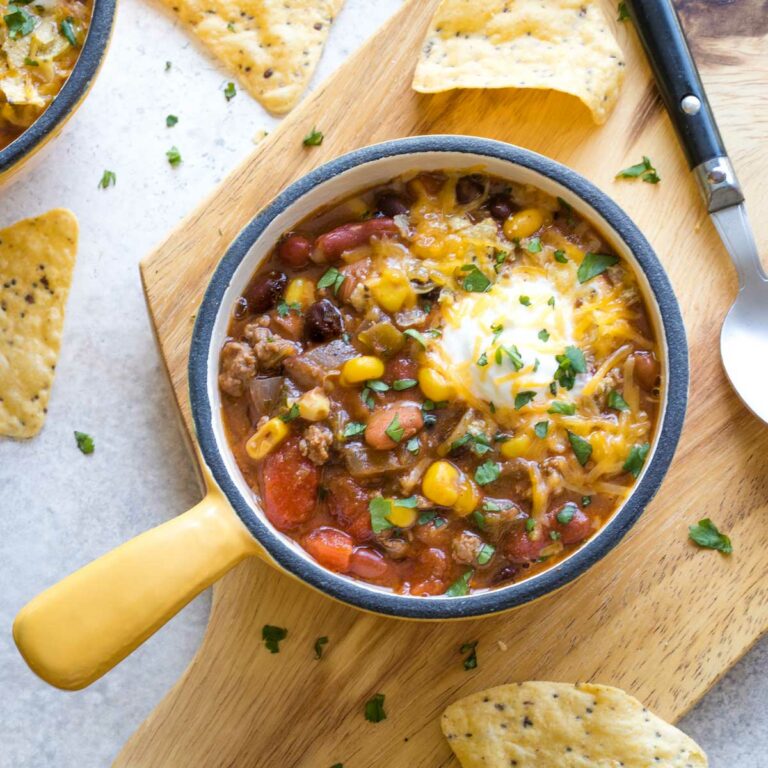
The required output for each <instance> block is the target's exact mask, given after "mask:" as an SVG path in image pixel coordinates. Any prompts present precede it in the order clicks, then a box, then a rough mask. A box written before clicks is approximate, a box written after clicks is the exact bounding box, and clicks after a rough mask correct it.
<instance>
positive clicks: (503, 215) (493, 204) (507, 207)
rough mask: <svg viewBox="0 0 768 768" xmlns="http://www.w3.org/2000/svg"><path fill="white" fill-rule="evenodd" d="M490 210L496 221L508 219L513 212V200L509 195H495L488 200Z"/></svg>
mask: <svg viewBox="0 0 768 768" xmlns="http://www.w3.org/2000/svg"><path fill="white" fill-rule="evenodd" d="M488 212H489V213H490V214H491V216H493V218H494V219H496V221H506V220H507V219H508V218H509V216H510V215H511V213H512V201H511V200H510V199H509V197H508V196H507V195H504V194H498V195H494V196H493V197H492V198H491V199H490V200H489V201H488Z"/></svg>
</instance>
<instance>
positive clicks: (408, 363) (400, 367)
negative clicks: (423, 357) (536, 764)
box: [383, 357, 419, 384]
mask: <svg viewBox="0 0 768 768" xmlns="http://www.w3.org/2000/svg"><path fill="white" fill-rule="evenodd" d="M418 372H419V364H418V363H417V362H416V361H415V360H412V359H411V358H408V357H396V358H394V359H393V360H390V361H389V362H388V363H387V369H386V372H385V374H384V377H383V378H384V380H385V381H386V382H387V383H389V384H392V382H394V381H397V380H398V379H415V378H416V374H417V373H418Z"/></svg>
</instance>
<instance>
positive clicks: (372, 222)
mask: <svg viewBox="0 0 768 768" xmlns="http://www.w3.org/2000/svg"><path fill="white" fill-rule="evenodd" d="M399 231H400V230H399V229H398V228H397V225H396V224H395V222H394V221H393V220H392V219H388V218H383V219H368V221H356V222H354V223H351V224H342V225H341V226H340V227H336V229H332V230H331V231H330V232H326V233H325V234H324V235H320V237H318V238H317V241H316V243H315V246H316V250H315V253H316V260H318V259H317V257H318V256H319V260H320V261H336V259H338V258H339V257H340V256H341V254H342V253H344V251H351V250H352V249H353V248H357V247H358V246H360V245H364V244H365V243H367V242H368V241H369V240H370V239H371V238H372V237H383V236H384V235H396V234H397V233H398V232H399Z"/></svg>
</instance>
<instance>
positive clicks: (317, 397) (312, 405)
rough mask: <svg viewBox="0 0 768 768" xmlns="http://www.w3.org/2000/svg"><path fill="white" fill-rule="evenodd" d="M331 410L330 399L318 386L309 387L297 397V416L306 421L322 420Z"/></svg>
mask: <svg viewBox="0 0 768 768" xmlns="http://www.w3.org/2000/svg"><path fill="white" fill-rule="evenodd" d="M330 412H331V401H330V400H329V399H328V397H327V395H326V394H325V392H323V390H322V389H321V388H320V387H315V388H314V389H310V390H309V392H305V393H304V394H303V395H302V396H301V397H300V398H299V416H301V418H302V419H306V420H307V421H322V420H323V419H327V418H328V414H329V413H330Z"/></svg>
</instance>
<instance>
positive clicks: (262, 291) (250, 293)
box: [243, 270, 288, 312]
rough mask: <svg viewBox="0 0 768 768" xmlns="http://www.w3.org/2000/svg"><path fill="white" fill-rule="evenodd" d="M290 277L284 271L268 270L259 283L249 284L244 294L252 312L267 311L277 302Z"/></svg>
mask: <svg viewBox="0 0 768 768" xmlns="http://www.w3.org/2000/svg"><path fill="white" fill-rule="evenodd" d="M287 284H288V277H287V275H286V274H285V273H284V272H277V271H276V270H273V271H271V272H267V274H266V275H264V277H262V278H261V279H260V280H259V281H258V282H257V283H252V284H251V285H249V286H248V288H247V290H246V291H245V293H244V294H243V295H244V296H245V298H246V299H247V300H248V306H249V307H250V309H251V312H266V311H267V310H269V309H272V307H274V306H275V304H277V302H278V301H279V300H280V299H281V298H282V296H283V293H284V292H285V286H286V285H287Z"/></svg>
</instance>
